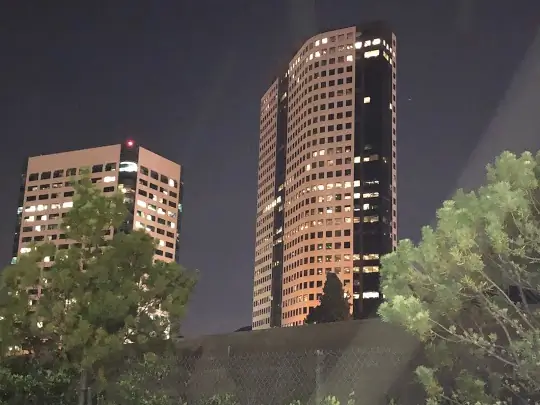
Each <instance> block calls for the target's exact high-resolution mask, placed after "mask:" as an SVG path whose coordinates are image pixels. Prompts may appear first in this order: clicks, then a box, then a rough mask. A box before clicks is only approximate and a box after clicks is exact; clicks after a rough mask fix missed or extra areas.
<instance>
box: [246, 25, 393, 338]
mask: <svg viewBox="0 0 540 405" xmlns="http://www.w3.org/2000/svg"><path fill="white" fill-rule="evenodd" d="M396 46H397V45H396V36H395V35H394V33H393V32H392V31H391V30H390V29H388V28H387V27H386V26H385V25H384V24H382V23H370V24H365V25H362V26H354V27H348V28H343V29H339V30H335V31H329V32H324V33H320V34H317V35H315V36H313V37H312V38H310V39H309V40H307V41H306V42H305V43H304V45H303V46H302V47H301V48H300V50H299V51H298V52H297V53H296V55H295V56H294V57H293V58H292V60H291V61H290V63H289V66H288V69H287V70H286V72H283V74H282V75H280V77H278V78H277V79H276V80H275V81H274V83H272V85H271V86H270V88H269V89H268V90H267V92H266V93H265V94H264V95H263V97H262V99H261V110H260V140H259V168H258V194H257V222H256V242H255V268H254V292H253V319H252V326H253V328H254V329H264V328H269V327H280V326H295V325H301V324H302V323H303V322H304V320H305V318H306V316H307V315H308V313H309V311H310V310H311V309H312V308H313V307H315V306H317V305H318V303H319V302H318V299H319V297H320V295H321V293H322V288H323V285H324V282H325V279H326V274H327V273H329V272H334V273H336V274H337V275H338V276H339V277H340V279H341V281H342V283H343V285H344V290H345V291H346V293H347V295H348V297H349V300H350V303H351V311H352V314H353V315H354V317H355V318H363V317H369V316H371V315H373V314H374V313H375V311H376V309H377V307H378V305H379V303H380V302H381V300H382V296H381V293H380V274H379V267H380V257H381V255H384V254H386V253H389V252H391V251H392V250H393V249H395V247H396V245H397V195H396V194H397V193H396V190H397V172H396V158H397V157H396V113H397V111H396V69H397V68H396V51H397V48H396Z"/></svg>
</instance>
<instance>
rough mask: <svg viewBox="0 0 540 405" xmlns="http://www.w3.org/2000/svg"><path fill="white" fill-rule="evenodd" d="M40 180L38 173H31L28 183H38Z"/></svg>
mask: <svg viewBox="0 0 540 405" xmlns="http://www.w3.org/2000/svg"><path fill="white" fill-rule="evenodd" d="M38 179H39V174H38V173H30V176H28V181H36V180H38Z"/></svg>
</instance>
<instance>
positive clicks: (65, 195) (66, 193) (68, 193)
mask: <svg viewBox="0 0 540 405" xmlns="http://www.w3.org/2000/svg"><path fill="white" fill-rule="evenodd" d="M74 194H75V192H74V191H66V192H65V193H64V197H73V195H74Z"/></svg>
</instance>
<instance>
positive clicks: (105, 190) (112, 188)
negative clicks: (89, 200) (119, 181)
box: [103, 186, 114, 193]
mask: <svg viewBox="0 0 540 405" xmlns="http://www.w3.org/2000/svg"><path fill="white" fill-rule="evenodd" d="M111 191H114V186H109V187H105V188H104V189H103V192H104V193H110V192H111Z"/></svg>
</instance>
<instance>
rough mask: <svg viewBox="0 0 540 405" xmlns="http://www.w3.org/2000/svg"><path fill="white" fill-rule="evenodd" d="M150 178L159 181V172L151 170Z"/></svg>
mask: <svg viewBox="0 0 540 405" xmlns="http://www.w3.org/2000/svg"><path fill="white" fill-rule="evenodd" d="M150 177H152V178H153V179H154V180H159V174H158V172H155V171H153V170H150Z"/></svg>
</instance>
